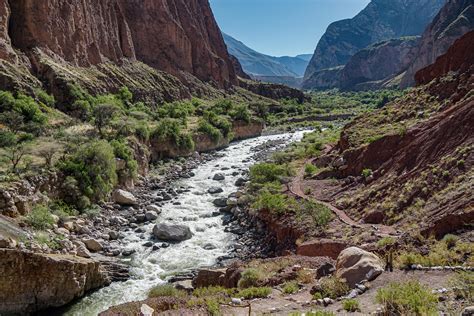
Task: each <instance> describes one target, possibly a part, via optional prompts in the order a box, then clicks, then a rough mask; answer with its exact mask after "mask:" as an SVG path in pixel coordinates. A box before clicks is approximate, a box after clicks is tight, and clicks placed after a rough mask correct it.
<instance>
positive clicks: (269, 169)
mask: <svg viewBox="0 0 474 316" xmlns="http://www.w3.org/2000/svg"><path fill="white" fill-rule="evenodd" d="M284 176H288V171H287V170H286V169H285V168H284V167H283V166H281V165H277V164H274V163H260V164H257V165H254V166H252V167H250V179H251V181H252V182H253V183H257V184H265V183H268V182H275V181H279V180H280V179H281V178H282V177H284Z"/></svg>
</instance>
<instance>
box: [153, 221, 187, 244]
mask: <svg viewBox="0 0 474 316" xmlns="http://www.w3.org/2000/svg"><path fill="white" fill-rule="evenodd" d="M153 235H154V236H155V237H157V238H158V239H160V240H164V241H184V240H187V239H191V238H192V236H193V234H192V232H191V230H190V229H189V227H188V226H185V225H169V224H163V223H162V224H156V225H155V226H154V227H153Z"/></svg>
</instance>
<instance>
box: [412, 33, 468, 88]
mask: <svg viewBox="0 0 474 316" xmlns="http://www.w3.org/2000/svg"><path fill="white" fill-rule="evenodd" d="M473 52H474V31H471V32H469V33H467V34H465V35H464V36H463V37H461V38H460V39H458V40H456V42H454V44H453V46H451V47H450V48H449V49H448V52H447V53H446V54H444V55H442V56H440V57H438V59H437V60H436V62H435V63H434V64H432V65H430V66H428V67H426V68H423V69H422V70H420V71H418V72H417V73H416V75H415V80H416V83H417V84H418V85H422V84H427V83H429V82H430V81H432V80H433V79H436V78H439V77H442V76H444V75H446V74H448V73H449V72H451V71H461V72H466V71H468V70H469V68H470V67H473V65H474V53H473Z"/></svg>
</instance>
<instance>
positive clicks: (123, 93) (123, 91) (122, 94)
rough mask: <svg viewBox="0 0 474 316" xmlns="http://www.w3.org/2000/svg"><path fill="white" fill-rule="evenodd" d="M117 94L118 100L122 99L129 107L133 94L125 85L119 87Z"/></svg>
mask: <svg viewBox="0 0 474 316" xmlns="http://www.w3.org/2000/svg"><path fill="white" fill-rule="evenodd" d="M117 96H118V98H119V99H120V100H122V102H123V104H124V105H125V106H127V107H129V106H130V104H131V103H132V100H133V94H132V93H131V92H130V90H129V89H128V88H127V87H122V88H120V90H119V92H118V95H117Z"/></svg>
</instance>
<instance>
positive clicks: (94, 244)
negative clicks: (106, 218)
mask: <svg viewBox="0 0 474 316" xmlns="http://www.w3.org/2000/svg"><path fill="white" fill-rule="evenodd" d="M82 242H83V243H84V245H86V247H87V249H89V250H90V251H92V252H98V251H101V250H102V248H103V247H102V244H101V243H100V242H98V241H97V240H96V239H93V238H86V239H83V240H82Z"/></svg>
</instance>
